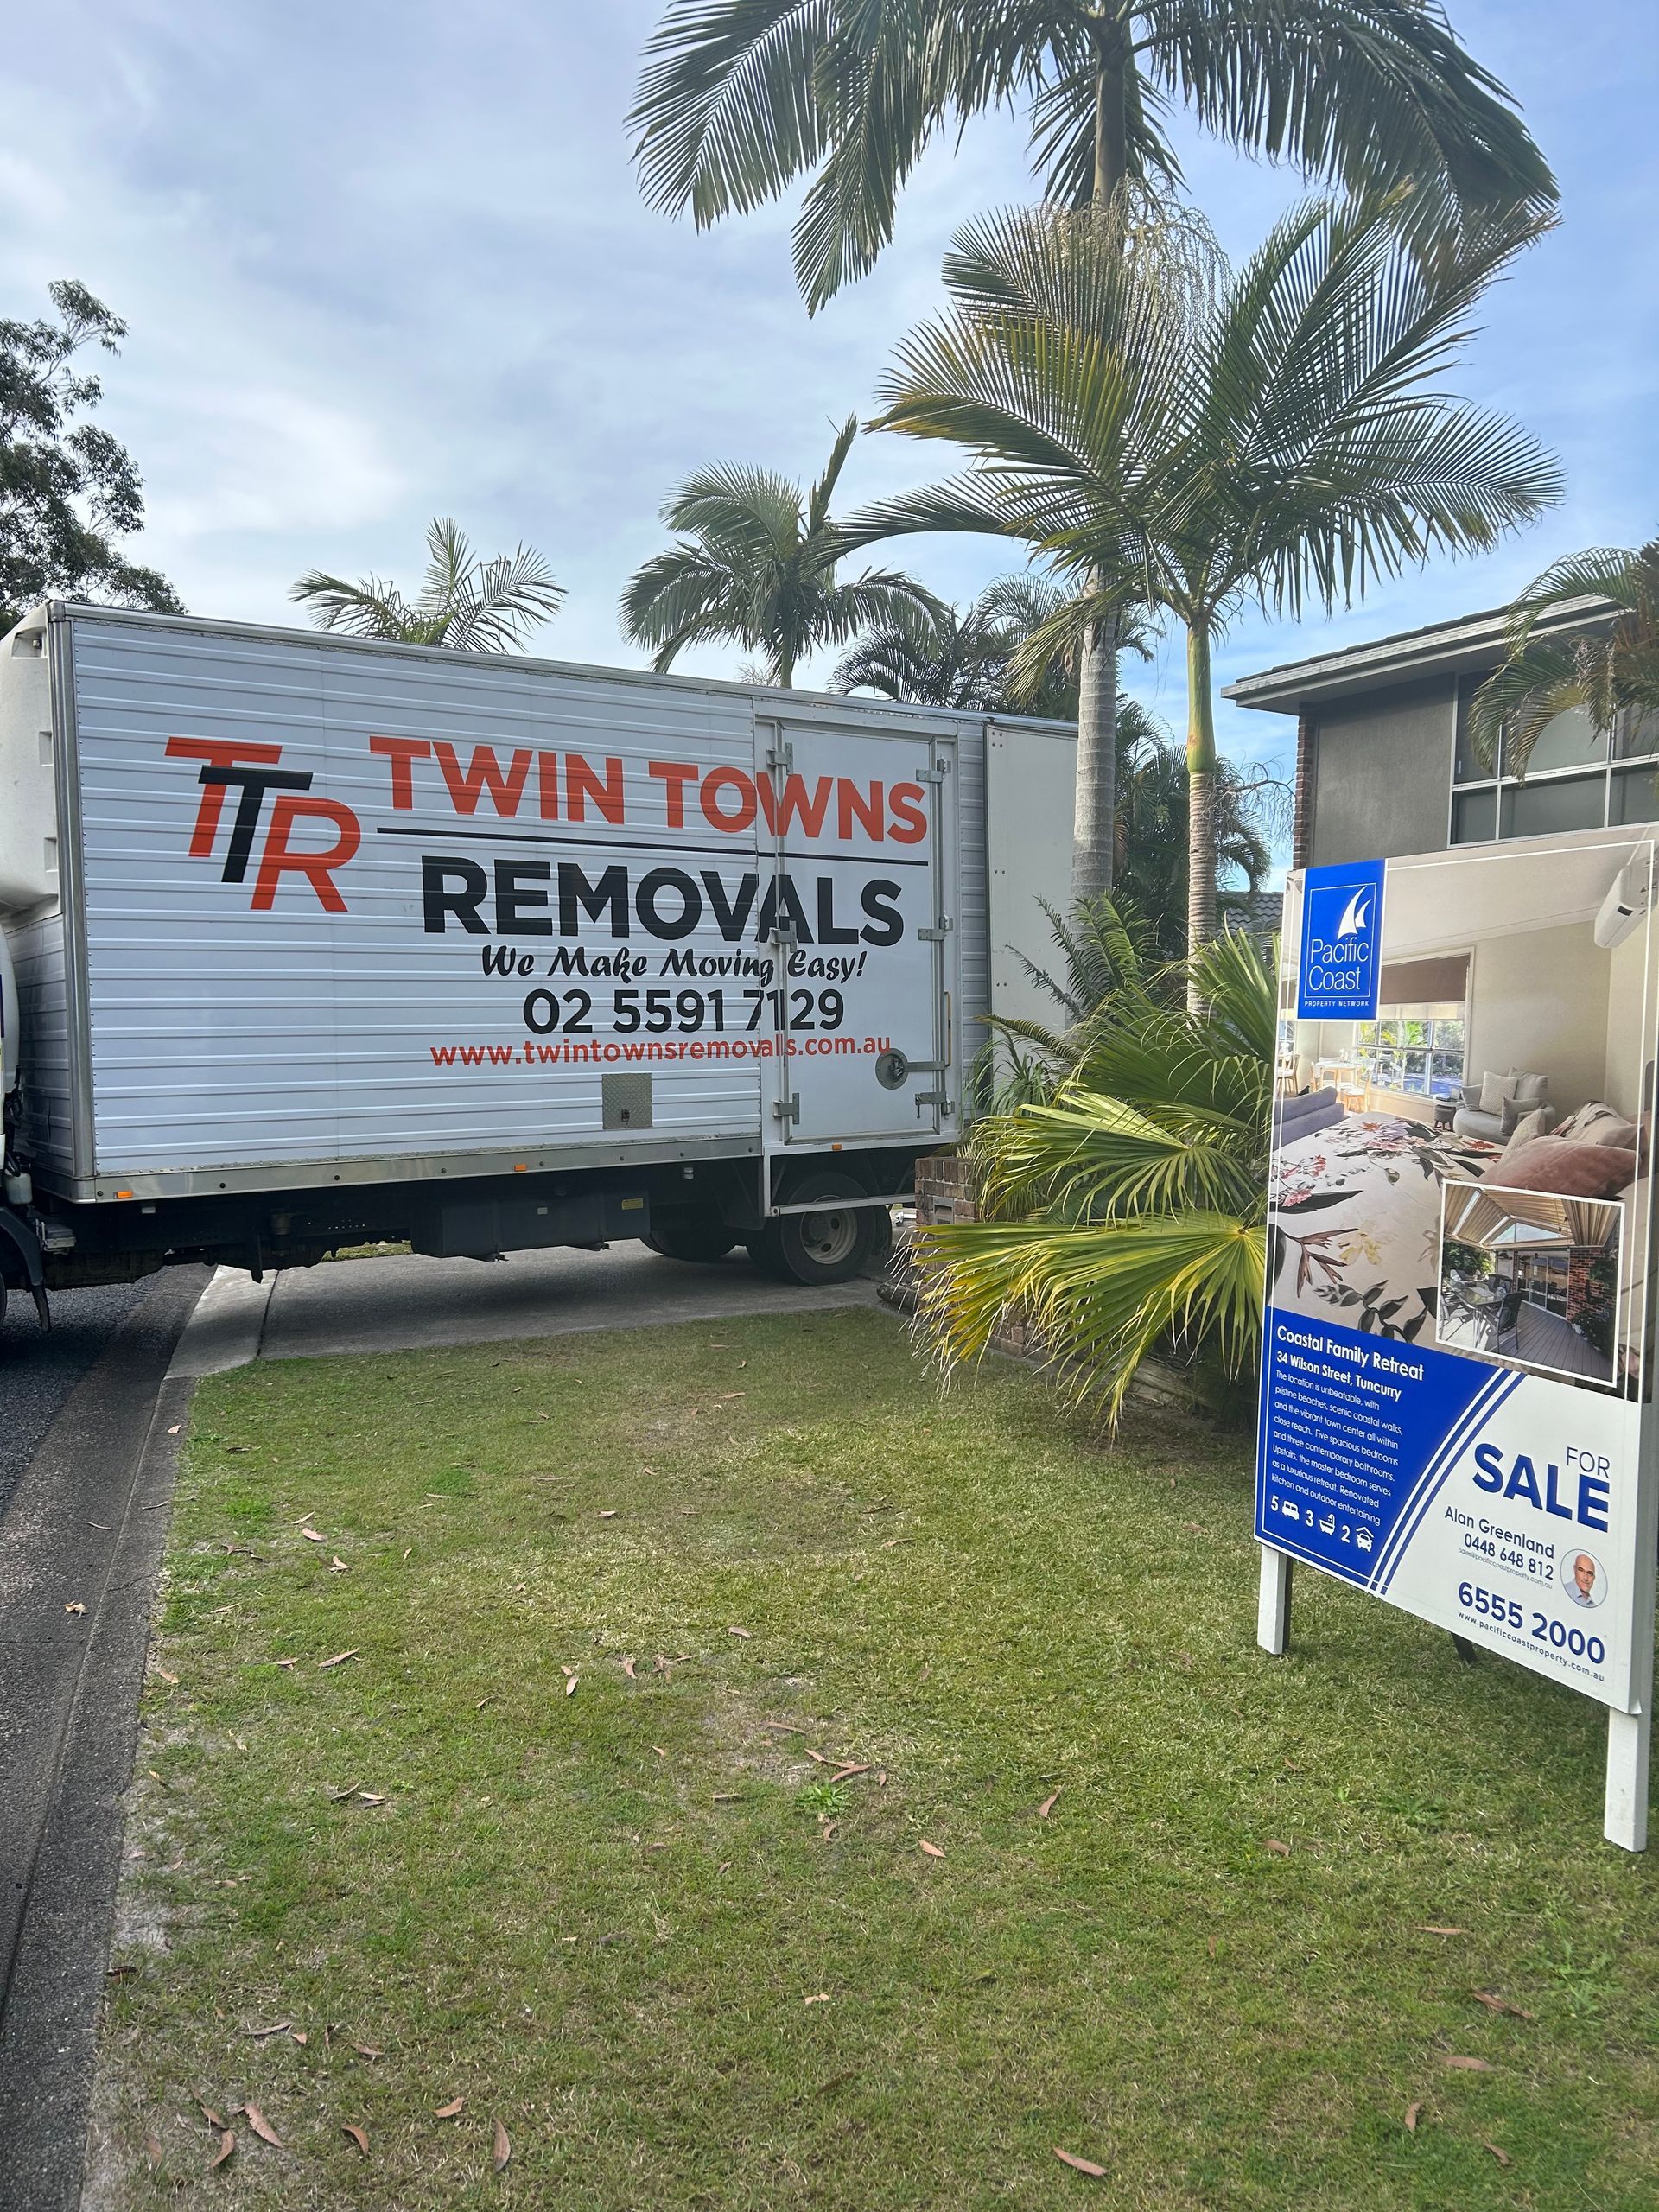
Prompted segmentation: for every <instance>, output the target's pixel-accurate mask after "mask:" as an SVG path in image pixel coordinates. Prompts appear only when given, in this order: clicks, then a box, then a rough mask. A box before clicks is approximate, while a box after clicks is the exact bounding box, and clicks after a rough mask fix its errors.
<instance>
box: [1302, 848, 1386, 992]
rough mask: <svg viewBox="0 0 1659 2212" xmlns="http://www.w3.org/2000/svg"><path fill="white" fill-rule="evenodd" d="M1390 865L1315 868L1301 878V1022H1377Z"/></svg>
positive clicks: (1359, 863) (1364, 863) (1362, 863)
mask: <svg viewBox="0 0 1659 2212" xmlns="http://www.w3.org/2000/svg"><path fill="white" fill-rule="evenodd" d="M1386 867H1387V863H1386V861H1357V862H1354V863H1351V864H1350V865H1348V866H1345V867H1337V868H1308V869H1307V870H1306V872H1305V874H1304V875H1303V879H1302V933H1301V958H1300V963H1299V964H1298V967H1297V971H1296V1018H1297V1020H1299V1021H1375V1020H1376V1009H1377V1003H1378V994H1379V989H1380V986H1381V982H1382V976H1383V875H1384V871H1385V869H1386Z"/></svg>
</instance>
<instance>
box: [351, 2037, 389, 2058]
mask: <svg viewBox="0 0 1659 2212" xmlns="http://www.w3.org/2000/svg"><path fill="white" fill-rule="evenodd" d="M344 2040H345V2044H346V2050H354V2051H355V2052H356V2053H357V2055H358V2056H359V2058H384V2057H385V2055H386V2054H385V2051H383V2050H376V2049H375V2047H374V2045H373V2044H372V2043H353V2041H352V2039H351V2037H349V2036H347V2037H345V2039H344Z"/></svg>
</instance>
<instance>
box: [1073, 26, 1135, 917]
mask: <svg viewBox="0 0 1659 2212" xmlns="http://www.w3.org/2000/svg"><path fill="white" fill-rule="evenodd" d="M1123 68H1124V62H1123V54H1122V46H1121V43H1120V41H1119V40H1118V35H1117V30H1116V24H1113V25H1111V26H1110V27H1109V26H1108V25H1107V23H1106V22H1105V21H1104V19H1097V20H1096V31H1095V205H1096V207H1104V206H1105V205H1106V204H1107V202H1108V201H1109V200H1110V199H1111V196H1112V194H1114V193H1115V192H1116V190H1117V188H1118V187H1119V185H1121V184H1122V181H1123V179H1124V177H1125V175H1127V173H1128V143H1127V140H1126V136H1125V127H1124V118H1125V105H1124V99H1125V95H1124V84H1123ZM1102 582H1103V579H1102V578H1101V577H1100V576H1099V575H1094V576H1091V577H1090V583H1091V584H1092V585H1093V587H1094V588H1096V590H1098V589H1099V588H1100V586H1101V583H1102ZM1117 637H1118V621H1117V616H1116V612H1114V613H1113V614H1112V616H1111V618H1110V619H1109V620H1107V621H1104V622H1096V623H1093V624H1091V625H1090V627H1089V628H1088V629H1087V630H1086V631H1085V632H1084V637H1083V646H1082V650H1081V652H1079V654H1078V656H1077V812H1076V816H1075V819H1074V822H1073V826H1072V831H1071V903H1072V905H1073V906H1077V904H1078V903H1079V902H1080V901H1081V900H1083V899H1095V898H1098V897H1099V896H1100V894H1101V893H1103V892H1109V890H1110V889H1111V887H1112V876H1113V873H1114V867H1113V863H1114V861H1115V859H1116V821H1115V817H1116V808H1117Z"/></svg>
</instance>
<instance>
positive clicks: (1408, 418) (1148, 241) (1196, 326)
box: [849, 193, 1560, 947]
mask: <svg viewBox="0 0 1659 2212" xmlns="http://www.w3.org/2000/svg"><path fill="white" fill-rule="evenodd" d="M1408 210H1409V194H1402V193H1390V194H1384V195H1383V196H1381V197H1377V198H1372V199H1370V200H1364V201H1360V202H1353V203H1346V204H1338V203H1331V202H1325V201H1319V200H1315V201H1310V202H1307V203H1306V204H1304V205H1303V206H1302V207H1299V208H1297V209H1295V210H1294V211H1293V212H1292V213H1289V214H1288V215H1287V216H1286V217H1285V218H1284V219H1282V220H1281V222H1279V223H1278V224H1276V225H1275V226H1274V228H1273V230H1272V231H1271V232H1269V234H1268V238H1266V240H1265V241H1264V242H1263V244H1262V246H1261V247H1260V248H1259V249H1258V250H1257V251H1256V252H1255V253H1254V254H1253V255H1252V256H1251V257H1249V260H1248V261H1247V262H1246V263H1245V264H1244V265H1243V267H1242V268H1241V269H1240V270H1238V271H1237V272H1236V273H1235V274H1229V273H1228V272H1227V271H1226V270H1224V269H1222V268H1220V267H1219V266H1217V268H1216V270H1215V272H1214V279H1213V282H1211V283H1208V284H1206V283H1202V282H1198V283H1195V282H1194V276H1195V260H1194V256H1193V253H1192V249H1191V245H1190V242H1189V243H1187V244H1185V245H1183V246H1182V248H1181V249H1180V250H1179V251H1178V252H1176V253H1174V254H1173V255H1172V254H1171V253H1170V252H1169V251H1167V249H1166V243H1165V241H1164V239H1163V238H1162V236H1161V234H1160V233H1159V232H1146V231H1139V230H1136V229H1135V226H1133V224H1132V223H1131V222H1130V221H1129V219H1128V215H1127V213H1126V211H1125V210H1124V209H1123V207H1122V206H1121V205H1114V206H1113V207H1108V208H1106V209H1104V210H1096V211H1090V213H1087V214H1084V215H1082V216H1072V217H1067V216H1056V215H1053V214H1045V213H1040V212H1037V213H1030V212H1014V213H1007V214H1001V215H993V216H988V217H986V218H984V219H982V220H980V221H977V222H975V223H971V224H969V225H968V226H966V227H965V228H964V229H963V231H962V232H960V233H959V234H958V236H957V239H956V241H955V245H954V247H953V250H952V252H951V254H950V257H949V259H948V260H947V262H946V264H945V271H944V275H945V283H946V286H947V289H948V290H949V292H950V297H951V308H950V311H949V312H948V313H947V314H946V315H944V316H942V317H940V318H939V319H938V320H937V321H934V322H932V323H931V324H928V325H926V326H925V327H923V328H922V329H921V330H919V331H918V332H917V333H915V334H913V335H912V337H911V338H910V339H908V340H906V342H905V344H904V345H903V346H901V347H900V349H899V354H898V357H897V359H896V361H895V364H894V365H893V368H892V369H891V370H890V371H889V372H888V373H887V378H885V380H884V385H883V389H882V397H883V398H884V400H885V402H886V408H885V411H884V413H883V414H882V416H880V423H879V425H878V427H880V428H884V429H895V430H899V431H902V432H904V433H906V434H907V435H910V436H912V437H917V438H925V439H933V440H938V441H941V442H947V443H952V444H956V445H957V446H960V447H963V448H966V449H967V452H968V454H969V466H968V468H967V470H966V471H965V472H964V473H963V474H961V475H959V476H958V477H957V478H955V479H953V480H950V481H948V482H946V483H944V484H943V485H940V486H938V487H936V488H934V489H932V490H930V491H926V492H922V493H912V494H911V495H909V496H908V497H906V498H902V499H896V500H889V501H886V502H883V503H880V504H879V505H874V506H873V507H871V508H869V509H868V510H866V511H865V512H864V513H863V514H861V515H860V516H855V517H854V518H852V522H851V524H850V525H849V527H851V528H854V529H857V530H860V531H863V532H865V533H867V534H868V537H875V536H877V535H887V534H893V533H896V532H900V531H925V530H938V529H972V530H977V531H1004V532H1011V533H1013V534H1014V535H1015V536H1018V537H1021V538H1023V539H1024V540H1025V541H1026V542H1027V543H1028V544H1030V545H1032V546H1033V547H1034V548H1035V549H1036V550H1039V552H1040V553H1041V554H1042V555H1044V556H1046V557H1047V558H1048V559H1049V560H1050V561H1052V562H1053V563H1057V564H1058V566H1059V567H1060V568H1061V569H1063V570H1065V571H1068V572H1070V574H1071V575H1072V576H1073V577H1074V578H1075V579H1076V580H1077V583H1078V586H1079V589H1078V592H1077V596H1076V597H1075V598H1074V599H1072V600H1071V601H1069V602H1068V603H1067V605H1066V606H1065V607H1063V608H1062V609H1061V610H1060V612H1059V613H1058V614H1057V615H1056V616H1055V618H1054V619H1053V620H1052V622H1050V623H1048V624H1046V625H1044V626H1041V627H1039V629H1038V630H1037V631H1036V632H1033V635H1032V636H1031V637H1030V638H1029V639H1027V643H1026V645H1025V647H1024V652H1025V654H1026V655H1027V657H1028V658H1030V659H1031V660H1032V661H1033V663H1034V664H1039V665H1040V664H1041V662H1042V660H1043V659H1044V658H1045V657H1046V655H1048V654H1050V653H1052V652H1054V651H1055V650H1056V649H1057V648H1059V647H1061V646H1062V645H1065V644H1066V643H1067V642H1068V641H1070V642H1071V643H1073V644H1075V642H1076V641H1077V639H1078V638H1079V636H1080V635H1081V634H1082V632H1083V631H1084V629H1085V628H1086V626H1088V625H1090V623H1094V622H1098V621H1101V620H1105V619H1108V618H1109V616H1110V615H1111V613H1112V612H1113V610H1114V609H1115V608H1116V607H1118V606H1119V605H1121V604H1122V603H1124V602H1125V601H1133V602H1138V603H1139V604H1141V605H1142V606H1144V607H1148V608H1151V609H1154V610H1156V611H1158V612H1160V613H1164V614H1166V616H1168V617H1169V618H1171V619H1172V620H1174V621H1175V622H1176V623H1178V624H1179V626H1181V628H1182V629H1183V630H1184V631H1185V634H1186V640H1187V674H1188V728H1187V759H1186V766H1187V773H1188V779H1189V795H1190V798H1191V819H1190V836H1191V840H1192V858H1191V862H1190V866H1189V870H1188V875H1189V918H1188V942H1189V944H1190V945H1192V946H1194V947H1196V946H1198V945H1199V944H1203V943H1204V942H1205V940H1206V939H1207V938H1209V937H1210V936H1211V935H1212V934H1213V931H1214V928H1215V921H1216V905H1215V873H1214V866H1215V862H1214V855H1215V851H1216V836H1215V823H1214V818H1213V817H1214V809H1215V804H1216V791H1215V778H1216V766H1217V764H1216V751H1215V724H1214V702H1213V698H1212V696H1211V692H1212V683H1211V649H1212V645H1213V641H1214V639H1215V638H1216V637H1217V634H1219V633H1220V632H1221V631H1222V630H1223V629H1224V627H1225V626H1226V624H1227V622H1228V620H1230V617H1231V616H1232V614H1233V613H1235V612H1236V610H1237V609H1238V608H1239V607H1241V606H1242V605H1243V604H1244V603H1245V602H1246V601H1257V602H1258V603H1260V604H1262V605H1263V606H1264V607H1267V608H1268V609H1269V610H1272V611H1274V612H1285V613H1299V612H1300V610H1301V608H1302V607H1303V606H1304V604H1305V603H1306V602H1307V601H1310V600H1312V601H1316V602H1317V603H1319V604H1320V605H1325V606H1329V605H1332V604H1334V603H1337V602H1339V601H1344V600H1346V599H1347V598H1349V597H1351V595H1352V594H1354V593H1356V592H1357V591H1359V590H1361V589H1363V587H1364V585H1365V584H1366V582H1368V581H1370V579H1371V578H1373V577H1375V576H1378V575H1393V574H1395V572H1397V571H1398V570H1399V569H1402V567H1404V566H1405V565H1407V564H1408V563H1415V562H1421V561H1422V560H1424V559H1426V558H1427V556H1429V555H1430V554H1431V553H1432V552H1433V551H1436V550H1440V551H1445V552H1452V553H1456V552H1459V551H1465V550H1474V549H1480V548H1484V547H1487V546H1490V545H1491V544H1492V543H1494V542H1495V541H1496V539H1497V537H1498V536H1499V535H1500V534H1501V533H1502V532H1503V531H1504V530H1506V529H1509V528H1510V527H1513V526H1514V525H1515V524H1518V523H1521V522H1523V521H1525V520H1527V519H1528V518H1530V517H1532V516H1533V515H1535V514H1536V513H1537V512H1540V510H1541V508H1542V507H1544V506H1545V505H1548V504H1549V503H1550V502H1551V501H1552V500H1554V499H1556V498H1557V497H1559V495H1560V475H1559V471H1558V470H1557V468H1556V466H1555V464H1554V461H1553V460H1552V459H1551V458H1550V457H1549V455H1548V454H1546V453H1545V452H1544V451H1543V449H1542V448H1541V447H1540V446H1539V445H1538V444H1537V443H1536V442H1535V441H1534V440H1533V439H1532V438H1530V437H1529V435H1527V433H1526V432H1525V431H1523V430H1522V429H1520V428H1519V427H1518V426H1517V425H1516V424H1515V423H1511V422H1509V421H1507V420H1506V419H1504V418H1503V417H1502V416H1497V415H1494V414H1491V413H1490V412H1488V411H1486V410H1482V409H1479V408H1476V407H1472V406H1470V405H1467V404H1465V403H1463V402H1462V401H1460V400H1459V399H1458V398H1457V397H1454V396H1453V395H1452V394H1451V393H1449V392H1447V391H1445V390H1444V389H1443V388H1441V386H1440V379H1441V378H1443V376H1444V375H1445V373H1446V371H1447V370H1448V369H1449V367H1450V366H1451V365H1452V362H1453V361H1454V360H1455V359H1456V358H1457V356H1458V354H1459V351H1460V349H1461V347H1462V346H1463V344H1464V342H1465V340H1466V339H1467V337H1468V336H1469V335H1470V333H1471V318H1472V315H1473V312H1474V309H1475V308H1476V306H1477V304H1478V300H1479V298H1480V296H1481V294H1482V292H1483V291H1484V289H1485V287H1486V286H1487V285H1488V284H1490V283H1491V282H1492V281H1493V279H1494V278H1495V277H1497V276H1498V275H1500V274H1501V273H1502V272H1503V270H1504V269H1505V268H1507V267H1508V265H1509V264H1510V262H1511V261H1512V260H1513V259H1514V257H1515V256H1516V254H1517V253H1519V252H1520V251H1522V248H1523V247H1524V246H1525V245H1528V244H1529V243H1530V241H1531V240H1532V239H1533V238H1535V236H1536V235H1537V231H1538V225H1537V223H1536V222H1535V220H1534V219H1531V218H1529V217H1526V216H1524V215H1522V214H1519V213H1514V212H1513V211H1512V212H1511V213H1508V214H1506V215H1504V216H1502V217H1500V218H1495V219H1493V220H1491V222H1489V223H1487V224H1484V225H1483V226H1478V227H1474V228H1471V229H1470V230H1468V231H1466V232H1464V233H1462V234H1460V235H1458V236H1455V237H1454V236H1452V235H1449V234H1448V235H1446V236H1443V237H1442V238H1440V241H1439V244H1438V245H1437V247H1436V249H1435V250H1434V251H1433V252H1432V253H1428V254H1426V253H1424V252H1423V251H1421V240H1414V239H1413V238H1411V237H1410V236H1409V235H1408V231H1407V229H1406V228H1405V227H1404V226H1403V224H1404V218H1405V216H1406V215H1407V214H1408ZM1197 273H1198V275H1199V276H1201V275H1202V268H1201V264H1198V269H1197Z"/></svg>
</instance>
